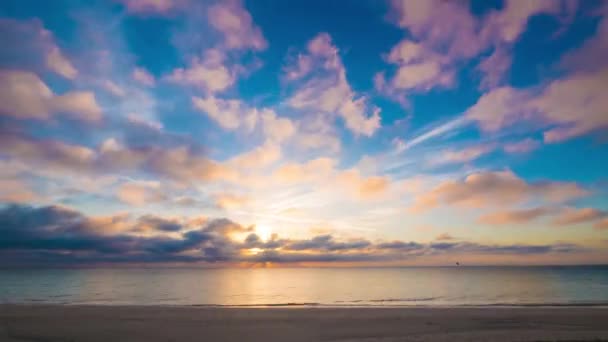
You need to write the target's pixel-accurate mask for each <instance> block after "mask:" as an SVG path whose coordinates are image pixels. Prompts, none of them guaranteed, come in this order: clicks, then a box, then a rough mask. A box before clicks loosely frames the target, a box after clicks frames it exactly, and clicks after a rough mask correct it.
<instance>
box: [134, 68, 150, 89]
mask: <svg viewBox="0 0 608 342" xmlns="http://www.w3.org/2000/svg"><path fill="white" fill-rule="evenodd" d="M131 76H132V77H133V79H134V80H135V81H137V82H139V83H140V84H143V85H145V86H147V87H153V86H154V84H155V83H156V80H155V79H154V76H153V75H152V74H151V73H150V72H149V71H148V70H146V69H144V68H142V67H136V68H135V69H133V73H132V74H131Z"/></svg>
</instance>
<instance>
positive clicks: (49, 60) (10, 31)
mask: <svg viewBox="0 0 608 342" xmlns="http://www.w3.org/2000/svg"><path fill="white" fill-rule="evenodd" d="M0 40H1V41H2V42H3V44H5V45H6V46H10V48H8V49H2V51H1V52H0V57H2V59H3V60H8V61H11V63H13V64H14V65H12V67H13V68H15V69H27V70H33V69H37V67H44V68H45V69H47V70H49V71H51V72H54V73H56V74H57V75H59V76H61V77H64V78H66V79H70V80H73V79H75V78H76V76H78V70H77V69H76V68H75V67H74V65H73V64H72V62H71V61H70V60H69V59H68V58H67V57H66V56H65V55H64V54H63V52H62V50H61V49H60V48H59V46H57V44H56V43H55V39H54V37H53V33H52V32H51V31H49V30H47V29H45V28H44V25H43V24H42V22H41V21H40V20H38V19H32V20H23V21H20V20H14V19H0ZM5 58H6V59H5Z"/></svg>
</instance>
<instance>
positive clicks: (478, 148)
mask: <svg viewBox="0 0 608 342" xmlns="http://www.w3.org/2000/svg"><path fill="white" fill-rule="evenodd" d="M494 148H495V146H494V145H493V144H485V145H475V146H470V147H467V148H464V149H462V150H442V151H440V152H438V153H437V155H436V156H434V157H432V158H431V159H430V164H431V165H445V164H462V163H467V162H470V161H473V160H475V159H478V158H479V157H481V156H483V155H486V154H488V153H490V152H492V151H493V150H494Z"/></svg>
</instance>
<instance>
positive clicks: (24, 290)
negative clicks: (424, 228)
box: [0, 266, 608, 306]
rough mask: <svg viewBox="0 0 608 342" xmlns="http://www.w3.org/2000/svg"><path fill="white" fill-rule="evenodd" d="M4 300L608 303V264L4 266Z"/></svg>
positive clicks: (0, 291)
mask: <svg viewBox="0 0 608 342" xmlns="http://www.w3.org/2000/svg"><path fill="white" fill-rule="evenodd" d="M0 302H3V303H63V304H106V305H118V304H137V305H152V304H166V305H294V304H304V305H330V306H342V305H344V306H348V305H355V306H356V305H376V306H382V305H499V304H514V305H527V304H608V266H589V267H428V268H413V267H412V268H320V269H311V268H292V269H289V268H277V269H172V268H155V269H56V270H0Z"/></svg>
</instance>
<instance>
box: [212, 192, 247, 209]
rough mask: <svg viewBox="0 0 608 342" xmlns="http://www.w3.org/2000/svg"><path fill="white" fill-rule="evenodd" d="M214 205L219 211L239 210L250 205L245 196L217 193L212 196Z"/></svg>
mask: <svg viewBox="0 0 608 342" xmlns="http://www.w3.org/2000/svg"><path fill="white" fill-rule="evenodd" d="M213 197H214V200H215V204H216V206H217V207H218V208H220V209H234V208H241V207H243V206H246V205H247V204H249V203H250V201H251V200H250V198H249V197H247V196H242V195H237V194H231V193H219V194H215V195H214V196H213Z"/></svg>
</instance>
